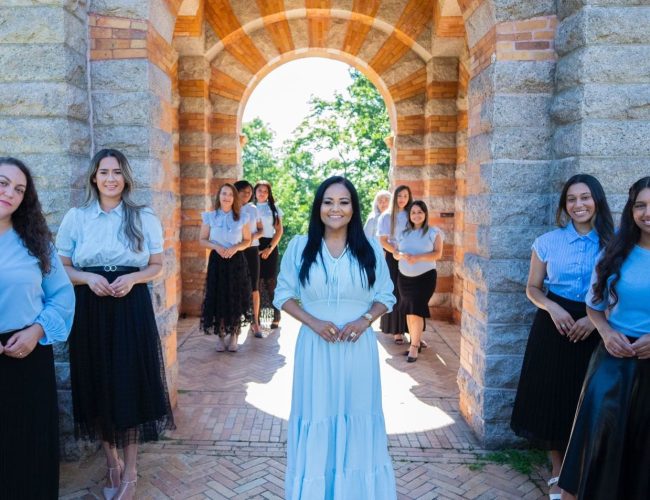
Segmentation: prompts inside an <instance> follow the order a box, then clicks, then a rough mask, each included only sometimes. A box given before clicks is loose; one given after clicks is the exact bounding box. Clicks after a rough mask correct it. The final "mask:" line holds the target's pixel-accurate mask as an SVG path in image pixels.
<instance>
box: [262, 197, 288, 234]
mask: <svg viewBox="0 0 650 500" xmlns="http://www.w3.org/2000/svg"><path fill="white" fill-rule="evenodd" d="M256 207H257V214H258V215H259V217H260V220H261V221H262V227H263V231H262V238H273V236H274V235H275V226H274V225H273V212H272V211H271V207H270V206H269V203H268V202H264V203H258V204H257V205H256ZM275 208H276V209H277V211H278V217H280V219H281V218H282V216H283V215H284V214H283V213H282V210H281V209H280V207H278V206H277V205H276V206H275Z"/></svg>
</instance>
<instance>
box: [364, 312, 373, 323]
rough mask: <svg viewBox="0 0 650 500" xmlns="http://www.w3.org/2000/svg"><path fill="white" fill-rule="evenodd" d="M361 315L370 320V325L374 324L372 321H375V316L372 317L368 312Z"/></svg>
mask: <svg viewBox="0 0 650 500" xmlns="http://www.w3.org/2000/svg"><path fill="white" fill-rule="evenodd" d="M361 317H362V318H366V319H367V320H368V326H370V325H372V322H373V321H374V318H373V317H372V314H370V313H369V312H367V313H366V314H363V315H362V316H361Z"/></svg>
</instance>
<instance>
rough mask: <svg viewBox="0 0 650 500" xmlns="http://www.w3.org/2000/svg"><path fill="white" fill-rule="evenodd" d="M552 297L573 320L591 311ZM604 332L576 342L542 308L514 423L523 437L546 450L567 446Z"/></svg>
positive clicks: (530, 344) (529, 347) (530, 341)
mask: <svg viewBox="0 0 650 500" xmlns="http://www.w3.org/2000/svg"><path fill="white" fill-rule="evenodd" d="M548 298H549V299H551V300H552V301H553V302H556V303H558V304H559V305H560V306H562V307H563V308H564V309H565V310H566V311H567V312H568V313H569V314H571V316H572V317H573V319H574V320H578V319H580V318H583V317H584V316H586V314H587V312H586V306H585V304H584V302H575V301H573V300H569V299H565V298H563V297H560V296H558V295H555V294H553V293H549V294H548ZM599 341H600V336H599V335H598V332H597V331H596V330H594V331H593V332H591V335H589V337H587V339H586V340H583V341H580V342H575V343H574V342H571V341H570V340H569V339H568V338H567V337H565V336H564V335H562V334H561V333H560V332H558V330H557V329H556V328H555V324H554V323H553V320H552V319H551V316H550V314H549V313H548V312H546V311H544V310H542V309H539V310H538V311H537V315H536V316H535V319H534V321H533V325H532V327H531V329H530V335H529V337H528V344H527V345H526V352H525V354H524V361H523V365H522V368H521V375H520V377H519V386H518V387H517V395H516V397H515V404H514V407H513V410H512V419H511V421H510V426H511V427H512V430H513V431H514V432H515V434H517V435H518V436H520V437H523V438H526V439H527V440H528V441H529V442H530V443H531V444H532V445H533V446H535V447H536V448H540V449H543V450H559V451H564V449H565V448H566V445H567V443H568V441H569V434H570V433H571V425H572V423H573V417H574V415H575V412H576V407H577V406H578V398H579V397H580V390H581V389H582V383H583V381H584V378H585V374H586V372H587V367H588V365H589V360H590V359H591V354H592V353H593V351H594V349H595V348H596V346H597V345H598V342H599Z"/></svg>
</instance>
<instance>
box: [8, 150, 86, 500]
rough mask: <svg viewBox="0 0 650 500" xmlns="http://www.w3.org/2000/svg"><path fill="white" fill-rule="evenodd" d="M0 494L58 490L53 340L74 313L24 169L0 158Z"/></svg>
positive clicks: (13, 499)
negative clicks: (0, 386) (0, 388)
mask: <svg viewBox="0 0 650 500" xmlns="http://www.w3.org/2000/svg"><path fill="white" fill-rule="evenodd" d="M0 255H2V259H0V311H1V314H0V381H2V395H1V396H0V443H1V445H0V497H1V498H3V499H5V500H24V499H39V500H40V499H43V500H47V499H56V498H58V496H59V409H58V405H57V396H56V379H55V375H54V355H53V352H52V344H53V343H55V342H64V341H65V340H66V339H67V337H68V333H69V332H70V327H71V325H72V317H73V314H74V292H73V290H72V284H71V283H70V280H69V279H68V276H67V275H66V273H65V270H64V269H63V265H62V264H61V261H60V260H59V258H58V256H57V255H56V250H55V249H54V245H53V244H52V234H51V233H50V230H49V229H48V227H47V223H46V221H45V217H44V216H43V210H42V209H41V204H40V202H39V200H38V194H37V193H36V188H35V186H34V180H33V178H32V175H31V173H30V171H29V169H28V168H27V167H26V166H25V164H24V163H23V162H21V161H20V160H17V159H16V158H9V157H4V158H0Z"/></svg>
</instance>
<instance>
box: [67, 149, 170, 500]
mask: <svg viewBox="0 0 650 500" xmlns="http://www.w3.org/2000/svg"><path fill="white" fill-rule="evenodd" d="M134 189H135V183H134V179H133V172H132V170H131V166H130V165H129V162H128V160H127V159H126V157H125V156H124V154H122V153H121V152H120V151H117V150H115V149H102V150H101V151H99V152H98V153H97V154H95V156H94V157H93V158H92V160H91V161H90V167H89V168H88V173H87V176H86V201H85V203H84V204H83V206H81V207H79V208H72V209H70V211H69V212H68V213H67V214H66V215H65V217H64V218H63V222H62V223H61V227H60V228H59V232H58V234H57V238H56V245H57V248H58V251H59V255H60V256H61V260H62V261H63V264H64V266H65V268H66V271H67V273H68V276H69V277H70V279H71V280H72V282H73V283H74V284H75V294H76V297H77V309H76V312H75V318H74V324H73V327H72V333H71V334H70V342H69V345H70V376H71V381H72V402H73V409H74V421H75V434H76V435H77V437H83V438H85V439H91V440H95V439H101V441H102V446H103V450H104V454H105V456H106V466H107V468H108V471H107V476H106V486H105V488H104V496H105V497H106V498H117V499H119V500H126V499H132V498H135V496H136V495H135V492H136V482H137V477H138V476H137V453H138V443H141V442H146V441H156V440H158V439H159V438H160V436H161V434H162V432H163V431H164V430H165V429H172V428H173V427H174V418H173V415H172V410H171V406H170V403H169V396H168V394H167V383H166V380H165V372H164V364H163V357H162V349H161V345H160V337H159V335H158V327H157V325H156V317H155V314H154V310H153V305H152V302H151V295H150V293H149V289H148V287H147V283H148V282H150V281H152V280H154V279H156V278H158V277H159V276H160V275H161V274H162V272H163V250H164V249H163V233H162V227H161V225H160V221H159V220H158V218H157V217H156V215H155V214H154V213H153V211H152V210H151V209H150V208H148V207H146V206H143V205H140V204H138V203H136V202H135V201H134V200H133V191H134ZM117 448H122V449H123V451H124V460H122V459H120V458H119V456H118V453H117Z"/></svg>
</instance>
